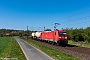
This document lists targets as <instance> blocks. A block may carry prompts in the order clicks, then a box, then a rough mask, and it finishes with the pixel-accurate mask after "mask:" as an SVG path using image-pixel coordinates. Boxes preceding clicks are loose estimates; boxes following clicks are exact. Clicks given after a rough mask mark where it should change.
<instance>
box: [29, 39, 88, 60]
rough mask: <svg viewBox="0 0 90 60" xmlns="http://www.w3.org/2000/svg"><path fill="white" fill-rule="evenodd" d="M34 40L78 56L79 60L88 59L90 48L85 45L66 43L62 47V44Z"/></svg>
mask: <svg viewBox="0 0 90 60" xmlns="http://www.w3.org/2000/svg"><path fill="white" fill-rule="evenodd" d="M29 39H30V38H29ZM31 40H32V39H31ZM34 41H35V42H37V43H39V44H43V45H45V46H48V47H50V48H53V49H55V50H58V51H60V52H64V53H66V54H69V55H72V56H75V57H77V58H80V59H81V60H90V48H85V47H80V46H75V45H70V44H68V45H67V46H66V47H62V46H57V45H52V44H49V43H45V42H42V41H38V40H34Z"/></svg>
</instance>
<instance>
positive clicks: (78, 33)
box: [66, 27, 90, 42]
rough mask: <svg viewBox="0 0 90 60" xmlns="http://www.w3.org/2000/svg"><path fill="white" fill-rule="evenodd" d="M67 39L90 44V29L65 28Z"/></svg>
mask: <svg viewBox="0 0 90 60" xmlns="http://www.w3.org/2000/svg"><path fill="white" fill-rule="evenodd" d="M66 31H67V35H68V39H69V40H73V41H76V42H78V41H84V42H90V27H87V28H75V29H73V28H70V29H69V28H66Z"/></svg>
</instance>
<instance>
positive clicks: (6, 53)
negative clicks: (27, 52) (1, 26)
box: [0, 37, 26, 60]
mask: <svg viewBox="0 0 90 60" xmlns="http://www.w3.org/2000/svg"><path fill="white" fill-rule="evenodd" d="M4 58H7V59H9V60H11V59H17V60H26V58H25V56H24V54H23V52H22V50H21V49H20V47H19V45H18V43H17V42H16V40H15V39H14V38H13V37H0V59H2V60H3V59H4Z"/></svg>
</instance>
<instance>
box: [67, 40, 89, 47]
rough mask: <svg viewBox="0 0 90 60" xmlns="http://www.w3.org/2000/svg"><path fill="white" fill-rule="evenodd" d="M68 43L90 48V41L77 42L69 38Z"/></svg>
mask: <svg viewBox="0 0 90 60" xmlns="http://www.w3.org/2000/svg"><path fill="white" fill-rule="evenodd" d="M68 44H72V45H77V46H81V47H87V48H90V43H85V42H75V41H72V40H69V41H68Z"/></svg>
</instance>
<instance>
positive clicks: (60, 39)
mask: <svg viewBox="0 0 90 60" xmlns="http://www.w3.org/2000/svg"><path fill="white" fill-rule="evenodd" d="M32 39H38V40H42V41H45V42H49V43H52V44H56V45H61V44H63V45H67V44H68V36H67V34H66V30H54V31H43V32H33V33H32Z"/></svg>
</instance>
